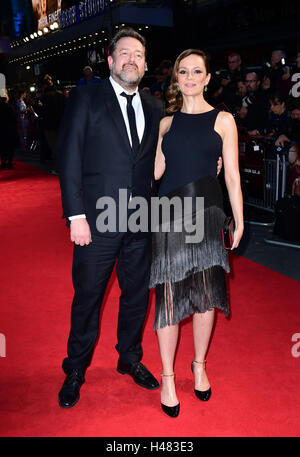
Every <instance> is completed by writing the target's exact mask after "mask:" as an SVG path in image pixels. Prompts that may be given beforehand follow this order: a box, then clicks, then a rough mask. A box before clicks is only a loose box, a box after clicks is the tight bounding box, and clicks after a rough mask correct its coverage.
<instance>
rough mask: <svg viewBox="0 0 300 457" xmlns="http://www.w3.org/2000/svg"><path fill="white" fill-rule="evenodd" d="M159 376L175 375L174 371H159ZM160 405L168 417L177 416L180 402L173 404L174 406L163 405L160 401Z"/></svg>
mask: <svg viewBox="0 0 300 457" xmlns="http://www.w3.org/2000/svg"><path fill="white" fill-rule="evenodd" d="M160 375H161V377H163V376H166V377H167V376H174V377H175V373H173V374H163V373H161V374H160ZM161 407H162V410H163V411H164V412H165V413H166V414H167V415H168V416H170V417H177V416H178V414H179V409H180V403H178V405H175V406H167V405H164V404H163V403H161Z"/></svg>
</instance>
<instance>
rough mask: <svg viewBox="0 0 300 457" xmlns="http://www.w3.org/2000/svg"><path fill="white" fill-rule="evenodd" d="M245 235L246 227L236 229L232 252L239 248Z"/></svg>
mask: <svg viewBox="0 0 300 457" xmlns="http://www.w3.org/2000/svg"><path fill="white" fill-rule="evenodd" d="M243 233H244V226H241V225H240V226H239V227H236V228H235V231H234V233H233V243H232V247H231V251H232V250H233V249H235V248H237V247H238V245H239V244H240V241H241V238H242V236H243Z"/></svg>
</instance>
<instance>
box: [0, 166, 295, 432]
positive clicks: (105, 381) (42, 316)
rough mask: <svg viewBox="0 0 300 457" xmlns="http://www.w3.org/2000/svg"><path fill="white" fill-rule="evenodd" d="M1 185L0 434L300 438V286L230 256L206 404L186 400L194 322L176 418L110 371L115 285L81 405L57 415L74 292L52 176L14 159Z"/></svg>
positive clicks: (153, 359) (153, 360) (181, 354)
mask: <svg viewBox="0 0 300 457" xmlns="http://www.w3.org/2000/svg"><path fill="white" fill-rule="evenodd" d="M0 185H1V197H0V198H1V201H2V205H1V225H0V243H1V292H0V293H1V311H0V333H2V334H3V335H5V338H6V357H0V435H1V436H18V437H19V436H28V437H30V436H44V437H46V436H47V437H48V436H107V437H110V436H122V437H125V436H141V437H147V436H174V437H175V436H178V437H180V436H183V437H184V436H187V437H189V436H242V437H246V436H299V433H300V415H299V411H300V395H299V377H300V358H297V357H293V355H292V352H291V350H292V346H293V345H294V344H295V342H292V336H293V334H295V333H300V313H299V305H300V303H299V296H300V294H299V291H300V288H299V283H297V282H296V281H294V280H292V279H289V278H287V277H285V276H283V275H280V274H278V273H276V272H274V271H271V270H269V269H267V268H265V267H262V266H260V265H258V264H256V263H254V262H251V261H249V260H247V259H244V258H242V257H237V256H233V259H232V264H233V265H232V268H233V273H234V275H233V276H234V279H232V277H231V278H230V280H229V287H230V301H231V319H230V320H228V319H225V318H224V316H223V315H221V314H218V316H217V323H216V327H215V329H214V336H213V340H212V344H211V347H210V349H209V352H208V354H207V373H208V376H209V379H210V382H211V384H212V391H213V392H212V397H211V400H210V401H209V402H208V403H202V402H200V401H199V400H197V399H196V397H195V396H194V393H193V379H192V374H191V371H190V362H191V360H192V358H193V343H192V327H191V321H190V320H188V321H186V322H185V323H184V325H183V326H182V328H181V338H180V345H179V349H178V354H177V360H176V366H175V372H176V376H177V378H176V379H177V391H178V396H179V398H180V402H181V413H180V416H179V417H178V418H177V419H171V418H168V417H167V416H165V415H164V414H163V413H162V412H161V410H160V393H159V390H156V391H147V390H145V389H143V388H140V387H138V386H136V385H135V384H134V382H133V381H132V379H131V378H130V377H129V376H122V375H120V374H118V373H117V372H116V369H115V368H116V362H117V352H116V350H115V349H114V345H115V344H116V325H117V311H118V295H119V289H118V285H117V280H115V278H112V280H111V282H110V289H109V291H108V293H107V297H106V301H105V304H104V306H103V309H102V321H101V325H100V331H101V334H100V338H99V341H98V345H97V347H96V350H95V354H94V358H93V363H92V365H91V366H90V368H89V370H88V371H87V374H86V383H85V384H84V385H83V387H82V389H81V399H80V401H79V403H78V404H77V405H76V406H75V407H74V408H72V409H70V410H62V409H60V408H59V406H58V402H57V394H58V391H59V389H60V387H61V384H62V382H63V380H64V373H63V372H62V370H61V361H62V359H63V357H65V350H66V341H67V336H68V331H69V316H70V303H71V300H72V293H73V292H72V285H71V259H72V244H71V242H70V241H69V233H68V229H67V228H66V227H65V224H64V221H63V220H62V219H61V203H60V194H59V184H58V178H57V177H55V176H52V175H49V174H46V173H44V172H42V171H40V170H38V169H35V168H33V167H31V166H29V165H26V164H23V163H20V162H18V164H17V167H16V170H11V171H10V170H5V171H2V172H1V174H0ZM153 311H154V300H153V296H152V301H151V307H150V311H149V315H148V319H147V322H146V325H145V331H144V337H143V347H144V358H143V362H144V363H145V364H146V365H147V366H148V367H149V368H150V369H151V370H152V372H153V373H154V374H155V375H156V376H157V377H158V378H159V373H160V361H159V354H158V345H157V339H156V335H155V333H154V332H153V330H152V325H153ZM2 349H3V348H2ZM0 352H1V351H0ZM296 352H297V351H296ZM296 355H297V354H296ZM299 355H300V349H299Z"/></svg>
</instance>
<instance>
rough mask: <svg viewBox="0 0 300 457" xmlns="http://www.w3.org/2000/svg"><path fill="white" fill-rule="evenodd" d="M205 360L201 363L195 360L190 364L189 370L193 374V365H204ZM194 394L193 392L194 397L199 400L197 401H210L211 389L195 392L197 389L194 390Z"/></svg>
mask: <svg viewBox="0 0 300 457" xmlns="http://www.w3.org/2000/svg"><path fill="white" fill-rule="evenodd" d="M205 362H206V360H204V361H203V362H197V361H196V360H194V361H193V362H192V365H191V369H192V373H194V370H193V363H199V364H200V363H203V364H205ZM194 392H195V395H196V397H197V398H199V400H202V401H208V400H209V399H210V396H211V388H209V389H207V390H197V389H194Z"/></svg>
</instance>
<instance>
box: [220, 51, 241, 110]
mask: <svg viewBox="0 0 300 457" xmlns="http://www.w3.org/2000/svg"><path fill="white" fill-rule="evenodd" d="M227 66H228V70H223V71H221V72H220V79H221V85H222V87H223V101H224V103H225V105H226V106H228V108H229V109H230V111H231V112H232V111H233V110H234V106H235V105H236V94H237V92H238V81H241V80H244V78H245V71H244V69H243V66H242V59H241V56H240V55H239V54H238V53H236V52H233V53H231V54H229V55H228V57H227Z"/></svg>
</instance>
